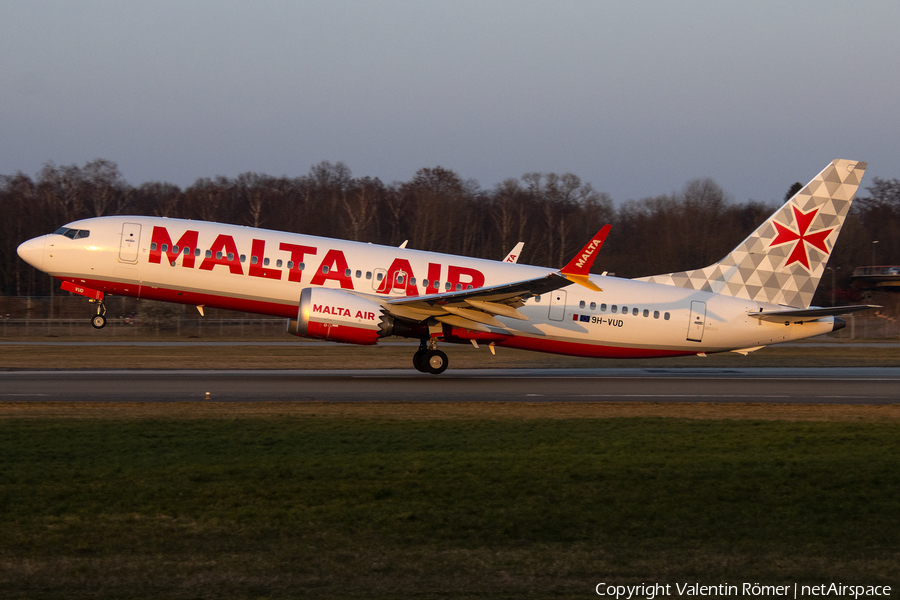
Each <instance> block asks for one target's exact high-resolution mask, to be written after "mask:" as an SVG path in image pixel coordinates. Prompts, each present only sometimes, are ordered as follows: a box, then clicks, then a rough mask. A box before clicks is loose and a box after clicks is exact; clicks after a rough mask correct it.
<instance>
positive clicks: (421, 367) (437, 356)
mask: <svg viewBox="0 0 900 600" xmlns="http://www.w3.org/2000/svg"><path fill="white" fill-rule="evenodd" d="M448 364H449V359H448V358H447V355H446V354H444V353H443V352H441V351H440V350H438V349H437V338H431V340H425V338H423V339H422V340H421V341H420V342H419V349H418V350H417V351H416V353H415V354H413V366H414V367H415V368H416V370H417V371H420V372H422V373H431V374H432V375H440V374H441V373H443V372H444V371H446V370H447V365H448Z"/></svg>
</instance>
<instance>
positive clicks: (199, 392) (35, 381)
mask: <svg viewBox="0 0 900 600" xmlns="http://www.w3.org/2000/svg"><path fill="white" fill-rule="evenodd" d="M207 393H208V394H209V399H210V400H213V401H217V402H246V401H252V402H265V401H297V402H309V401H330V402H365V401H402V402H450V401H456V402H766V403H785V404H786V403H803V404H820V403H822V404H893V403H896V402H898V401H900V368H893V367H886V368H842V369H831V368H829V369H815V368H784V369H771V368H767V369H675V368H672V369H627V368H622V369H478V370H462V369H460V370H455V371H453V370H451V371H447V372H446V373H444V374H443V375H440V376H433V375H425V374H421V373H417V372H415V371H412V370H399V369H398V370H387V369H384V370H368V371H367V370H353V371H350V370H348V371H337V370H335V371H302V370H271V371H263V370H253V371H250V370H246V371H238V370H233V371H214V370H203V371H200V370H193V371H192V370H102V371H0V401H75V402H85V401H100V402H183V401H198V402H201V401H204V400H205V399H206V398H207Z"/></svg>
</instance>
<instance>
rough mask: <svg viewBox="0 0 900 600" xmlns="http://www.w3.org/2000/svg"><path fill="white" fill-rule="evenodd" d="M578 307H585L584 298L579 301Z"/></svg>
mask: <svg viewBox="0 0 900 600" xmlns="http://www.w3.org/2000/svg"><path fill="white" fill-rule="evenodd" d="M578 308H584V300H582V301H581V302H579V303H578Z"/></svg>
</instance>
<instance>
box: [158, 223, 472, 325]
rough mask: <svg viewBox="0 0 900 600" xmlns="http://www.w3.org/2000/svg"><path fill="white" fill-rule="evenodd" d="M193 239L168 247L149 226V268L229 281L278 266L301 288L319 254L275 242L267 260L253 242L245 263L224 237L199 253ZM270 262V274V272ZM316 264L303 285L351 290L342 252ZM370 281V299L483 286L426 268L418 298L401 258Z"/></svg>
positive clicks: (458, 272)
mask: <svg viewBox="0 0 900 600" xmlns="http://www.w3.org/2000/svg"><path fill="white" fill-rule="evenodd" d="M199 239H200V233H199V232H198V231H193V230H187V231H185V232H184V233H183V234H181V236H180V237H178V239H177V240H175V242H174V243H173V241H172V235H171V234H170V233H169V231H168V229H167V228H165V227H159V226H154V227H153V234H152V236H151V239H150V255H149V262H150V263H152V264H162V262H163V260H165V261H166V262H167V263H169V264H170V265H171V266H173V267H174V266H177V265H178V264H179V261H180V264H181V266H182V267H186V268H189V269H193V268H199V269H200V270H201V271H212V270H213V269H214V268H215V267H223V268H227V269H228V272H229V273H231V274H232V275H247V276H249V277H261V278H265V279H275V280H280V279H283V277H284V273H285V271H284V270H283V269H282V266H286V267H287V270H286V272H287V281H289V282H293V283H301V282H304V277H303V274H304V272H306V273H309V270H308V269H307V268H306V267H307V265H306V262H307V261H309V260H310V259H311V258H312V257H316V258H317V257H318V255H319V248H317V247H315V246H305V245H301V244H293V243H287V242H280V243H278V249H277V250H275V251H274V253H273V255H272V256H267V255H266V252H267V249H266V241H265V240H257V239H254V240H252V242H251V244H250V256H249V261H248V257H247V255H246V254H242V253H241V252H240V251H239V249H238V247H237V243H236V242H235V240H234V238H233V237H232V236H230V235H227V234H219V235H217V236H216V239H215V240H214V241H213V242H212V244H210V246H209V248H208V249H207V250H205V251H204V250H202V249H201V246H200V243H199ZM164 255H165V259H164V258H163V256H164ZM273 260H274V261H275V265H276V266H275V268H273V267H271V266H270V264H271V263H272V261H273ZM318 262H319V266H318V268H316V269H315V270H313V271H312V277H311V278H310V279H309V281H308V283H309V285H313V286H323V285H325V284H326V282H327V281H335V282H337V283H338V284H340V286H341V289H346V290H352V289H354V283H353V279H354V277H353V271H352V269H351V268H350V265H349V264H348V262H347V258H346V256H345V255H344V252H343V251H342V250H339V249H336V248H331V249H328V250H325V251H324V254H323V255H322V259H321V260H320V261H318ZM198 263H199V265H198ZM248 263H249V264H248ZM245 266H246V267H247V268H246V272H245V270H244V267H245ZM361 276H362V272H361V271H357V278H359V277H361ZM373 276H374V277H375V280H374V281H373V287H374V286H377V287H376V289H375V291H376V293H383V294H388V293H396V292H398V291H399V292H403V293H404V294H405V295H406V296H419V295H421V294H423V293H424V294H437V293H439V292H442V291H451V290H464V289H472V288H479V287H482V286H483V285H484V274H483V273H482V272H481V271H479V270H477V269H473V268H470V267H462V266H456V265H447V267H446V273H444V272H443V266H442V265H441V264H439V263H431V262H429V263H428V265H427V276H426V278H424V279H422V280H421V283H422V285H423V287H424V292H423V291H420V290H419V288H418V287H417V285H416V274H415V273H414V272H413V268H412V265H411V264H410V262H409V260H407V259H405V258H394V259H393V261H392V262H391V265H390V266H389V267H388V268H387V269H386V270H380V273H377V274H373V273H372V271H367V272H366V274H365V277H366V279H367V280H370V279H371V278H372V277H373ZM363 318H365V317H364V316H363Z"/></svg>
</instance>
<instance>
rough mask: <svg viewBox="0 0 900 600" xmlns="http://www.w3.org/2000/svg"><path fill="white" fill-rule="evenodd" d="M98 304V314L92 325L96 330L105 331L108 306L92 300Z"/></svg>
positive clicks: (92, 319) (93, 318) (92, 320)
mask: <svg viewBox="0 0 900 600" xmlns="http://www.w3.org/2000/svg"><path fill="white" fill-rule="evenodd" d="M91 302H96V303H97V314H96V315H94V316H93V317H92V318H91V325H93V327H94V329H103V328H104V327H106V305H105V304H103V302H102V301H99V300H91Z"/></svg>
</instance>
